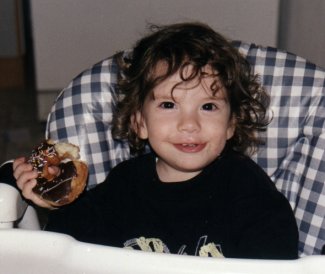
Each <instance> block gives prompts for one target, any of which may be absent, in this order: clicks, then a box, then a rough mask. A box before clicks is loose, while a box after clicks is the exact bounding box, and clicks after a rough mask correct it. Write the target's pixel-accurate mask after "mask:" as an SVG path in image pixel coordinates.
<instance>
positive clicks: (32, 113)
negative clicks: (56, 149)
mask: <svg viewBox="0 0 325 274" xmlns="http://www.w3.org/2000/svg"><path fill="white" fill-rule="evenodd" d="M44 127H45V126H44V123H41V122H40V121H38V119H37V105H36V97H35V92H34V91H30V90H0V163H3V162H4V161H7V160H10V159H14V158H17V157H19V156H28V155H29V154H30V153H31V151H32V149H33V148H34V147H35V146H36V145H37V144H38V143H39V142H40V141H41V140H42V139H43V138H44Z"/></svg>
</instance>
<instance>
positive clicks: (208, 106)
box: [202, 103, 218, 111]
mask: <svg viewBox="0 0 325 274" xmlns="http://www.w3.org/2000/svg"><path fill="white" fill-rule="evenodd" d="M217 108H218V107H217V106H216V105H215V104H213V103H207V104H204V105H203V106H202V109H203V110H206V111H213V110H216V109H217Z"/></svg>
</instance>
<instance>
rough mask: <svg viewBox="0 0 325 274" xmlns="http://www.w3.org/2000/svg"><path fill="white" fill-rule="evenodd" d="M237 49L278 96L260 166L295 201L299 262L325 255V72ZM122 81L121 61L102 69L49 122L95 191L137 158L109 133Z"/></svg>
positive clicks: (252, 48)
mask: <svg viewBox="0 0 325 274" xmlns="http://www.w3.org/2000/svg"><path fill="white" fill-rule="evenodd" d="M233 44H234V46H235V47H237V48H238V49H239V51H240V52H241V53H242V54H243V55H244V56H245V57H246V58H247V60H248V61H249V62H250V64H251V65H252V71H253V73H256V74H258V75H259V76H260V81H261V83H262V85H263V86H264V87H265V88H266V90H267V91H268V92H269V94H270V96H271V106H270V111H269V112H270V115H271V116H272V117H273V119H272V122H271V123H270V125H269V127H268V130H267V132H266V133H265V140H266V142H265V145H263V146H261V147H260V149H259V151H258V153H257V154H256V155H255V156H254V157H253V159H254V160H255V161H256V162H257V163H258V164H259V165H260V166H262V168H263V169H264V170H265V171H266V172H267V173H268V175H269V176H270V177H271V178H272V180H273V181H274V183H275V185H276V186H277V188H278V189H279V190H280V191H281V192H282V193H283V194H284V195H285V196H286V197H287V199H288V200H289V201H290V204H291V206H292V208H293V210H294V213H295V216H296V219H297V224H298V227H299V232H300V243H299V252H300V256H304V255H311V254H320V252H321V249H322V247H323V246H324V244H325V218H324V216H325V154H324V148H325V134H324V128H325V125H324V123H325V97H324V96H323V95H324V94H325V71H324V70H322V69H321V68H319V67H317V66H315V65H314V64H312V63H310V62H308V61H306V60H305V59H303V58H301V57H298V56H296V55H294V54H290V53H288V52H285V51H281V50H278V49H275V48H271V47H261V46H257V45H255V44H248V43H243V42H233ZM124 54H125V55H130V54H131V53H130V52H125V53H124ZM117 77H118V66H117V63H116V56H112V57H110V58H107V59H105V60H103V61H101V62H99V63H98V64H96V65H94V66H93V67H91V68H89V69H87V70H85V71H84V72H82V73H81V74H80V75H79V76H77V77H76V78H75V79H74V80H73V81H72V82H71V83H70V85H69V86H68V87H67V88H65V89H64V90H63V91H62V92H61V93H60V95H59V96H58V98H57V100H56V102H55V104H54V105H53V108H52V110H51V113H50V114H49V116H48V123H47V129H46V134H47V135H46V136H47V138H51V139H53V140H56V141H68V142H71V143H74V144H76V145H79V146H80V150H81V158H82V159H83V160H85V161H87V162H88V164H89V181H88V188H92V187H93V186H95V185H96V184H98V183H101V182H102V181H104V179H105V177H106V176H107V174H108V173H109V171H110V170H111V168H112V167H114V166H115V165H116V164H117V163H119V162H121V161H123V160H126V159H128V158H129V157H130V152H129V147H128V144H127V143H126V142H121V141H116V140H113V138H112V136H111V131H110V130H111V120H112V115H113V113H114V109H115V106H116V103H117V95H118V92H119V91H118V89H117Z"/></svg>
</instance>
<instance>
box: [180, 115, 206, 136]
mask: <svg viewBox="0 0 325 274" xmlns="http://www.w3.org/2000/svg"><path fill="white" fill-rule="evenodd" d="M200 128H201V125H200V122H199V117H197V115H195V114H193V113H183V114H181V115H180V118H179V121H178V130H179V131H184V132H195V131H199V130H200Z"/></svg>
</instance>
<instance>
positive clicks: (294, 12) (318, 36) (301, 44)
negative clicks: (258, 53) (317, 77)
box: [279, 0, 325, 68]
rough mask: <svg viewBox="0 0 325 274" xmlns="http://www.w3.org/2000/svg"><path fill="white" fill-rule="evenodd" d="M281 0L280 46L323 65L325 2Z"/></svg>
mask: <svg viewBox="0 0 325 274" xmlns="http://www.w3.org/2000/svg"><path fill="white" fill-rule="evenodd" d="M281 2H282V3H281V20H280V27H279V47H280V48H283V49H286V50H288V51H291V52H294V53H296V54H298V55H300V56H303V57H305V58H307V59H308V60H310V61H312V62H314V63H316V64H317V65H319V66H321V67H323V68H325V30H324V28H325V1H324V0H312V1H307V0H282V1H281Z"/></svg>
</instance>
